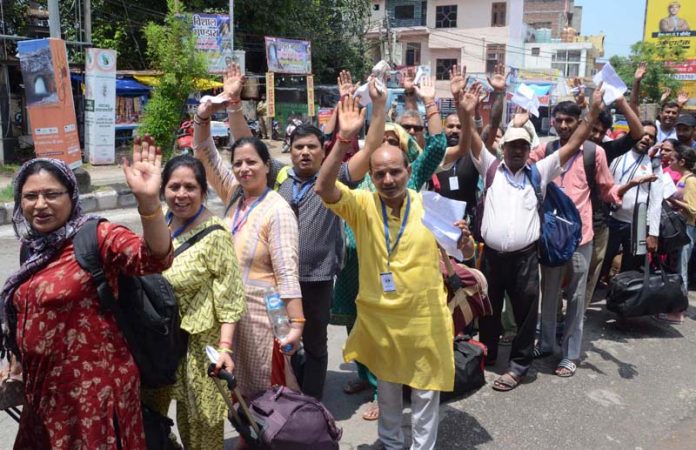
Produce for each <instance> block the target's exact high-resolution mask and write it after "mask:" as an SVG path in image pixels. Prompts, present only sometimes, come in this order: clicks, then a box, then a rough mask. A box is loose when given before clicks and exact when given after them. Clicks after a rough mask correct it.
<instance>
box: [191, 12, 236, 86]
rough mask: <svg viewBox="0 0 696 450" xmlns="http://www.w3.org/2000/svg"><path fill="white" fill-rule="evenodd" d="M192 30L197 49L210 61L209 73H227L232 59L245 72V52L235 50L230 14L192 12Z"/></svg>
mask: <svg viewBox="0 0 696 450" xmlns="http://www.w3.org/2000/svg"><path fill="white" fill-rule="evenodd" d="M191 31H192V32H193V34H194V36H196V50H197V51H199V52H201V53H203V54H204V55H205V57H206V59H207V61H208V72H209V73H225V69H226V68H227V66H228V64H229V63H230V62H232V61H234V62H236V63H237V64H239V67H240V69H241V70H242V73H244V69H245V67H244V66H245V65H244V55H245V54H244V52H243V51H240V50H238V51H233V49H232V38H231V36H230V33H231V30H230V16H227V15H221V14H192V15H191Z"/></svg>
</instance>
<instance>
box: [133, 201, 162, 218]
mask: <svg viewBox="0 0 696 450" xmlns="http://www.w3.org/2000/svg"><path fill="white" fill-rule="evenodd" d="M138 214H140V218H141V219H142V220H152V219H154V218H155V217H157V216H159V215H160V214H162V205H161V204H160V205H159V206H158V207H157V209H156V210H154V211H153V212H152V213H150V214H143V212H142V211H140V206H138Z"/></svg>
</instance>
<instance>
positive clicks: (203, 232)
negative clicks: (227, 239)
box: [174, 223, 225, 258]
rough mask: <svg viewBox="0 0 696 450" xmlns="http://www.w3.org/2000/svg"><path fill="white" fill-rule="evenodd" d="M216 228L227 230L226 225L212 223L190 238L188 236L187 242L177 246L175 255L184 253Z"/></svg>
mask: <svg viewBox="0 0 696 450" xmlns="http://www.w3.org/2000/svg"><path fill="white" fill-rule="evenodd" d="M216 230H222V231H225V227H223V226H222V225H220V224H217V223H216V224H215V225H211V226H209V227H207V228H204V229H202V230H201V231H199V232H198V233H196V234H194V235H193V236H191V237H190V238H188V240H187V241H186V242H184V243H183V244H181V245H180V246H179V248H177V249H176V251H175V252H174V257H175V258H176V257H177V256H179V255H180V254H182V253H184V252H185V251H186V250H188V249H189V248H191V247H192V246H194V245H196V243H197V242H198V241H200V240H201V239H203V238H204V237H206V236H207V235H209V234H210V233H212V232H213V231H216Z"/></svg>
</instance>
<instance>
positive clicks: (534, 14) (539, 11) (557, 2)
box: [524, 0, 574, 38]
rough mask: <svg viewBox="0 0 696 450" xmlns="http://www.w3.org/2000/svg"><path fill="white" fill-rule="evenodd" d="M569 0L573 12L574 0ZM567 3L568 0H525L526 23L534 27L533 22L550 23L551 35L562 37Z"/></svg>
mask: <svg viewBox="0 0 696 450" xmlns="http://www.w3.org/2000/svg"><path fill="white" fill-rule="evenodd" d="M567 2H568V11H570V12H573V6H574V1H573V0H567ZM565 3H566V0H525V2H524V23H526V24H528V25H530V26H532V27H533V24H540V23H548V24H550V25H551V37H552V38H560V37H561V30H562V29H563V27H564V26H565V18H564V11H565ZM534 28H537V27H534Z"/></svg>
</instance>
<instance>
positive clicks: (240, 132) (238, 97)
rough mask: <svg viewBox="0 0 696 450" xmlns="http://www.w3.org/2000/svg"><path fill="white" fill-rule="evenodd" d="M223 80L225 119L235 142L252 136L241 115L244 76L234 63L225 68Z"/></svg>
mask: <svg viewBox="0 0 696 450" xmlns="http://www.w3.org/2000/svg"><path fill="white" fill-rule="evenodd" d="M224 78H225V79H224V87H223V95H224V96H225V98H226V100H227V117H228V118H229V123H230V132H231V133H232V136H234V139H235V140H236V139H240V138H243V137H251V136H253V134H252V133H251V130H250V129H249V124H248V123H247V121H246V119H245V118H244V114H243V113H242V89H243V88H244V82H245V78H244V75H243V74H242V71H241V70H240V69H239V66H238V65H237V64H236V63H232V64H230V65H229V66H227V72H226V73H225V76H224ZM262 120H263V119H262Z"/></svg>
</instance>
